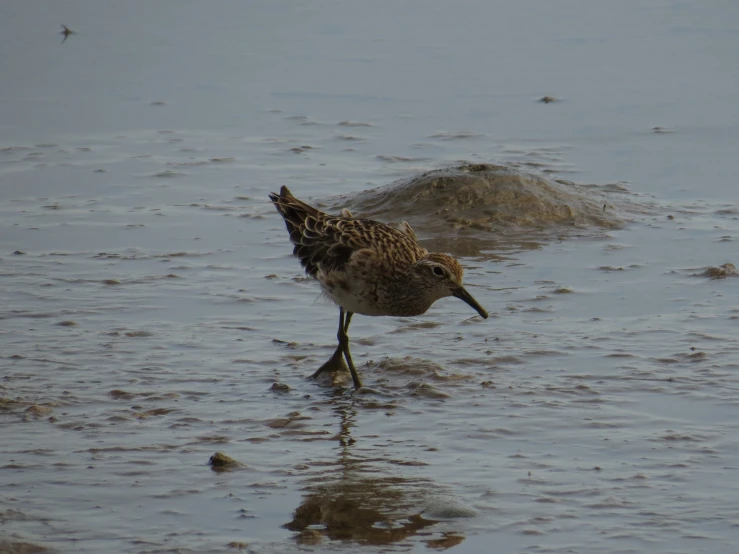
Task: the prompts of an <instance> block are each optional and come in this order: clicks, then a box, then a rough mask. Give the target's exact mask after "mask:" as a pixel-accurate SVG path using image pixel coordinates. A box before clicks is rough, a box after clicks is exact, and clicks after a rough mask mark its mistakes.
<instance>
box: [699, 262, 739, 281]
mask: <svg viewBox="0 0 739 554" xmlns="http://www.w3.org/2000/svg"><path fill="white" fill-rule="evenodd" d="M698 275H700V276H701V277H708V278H709V279H726V278H727V277H736V276H738V275H739V272H737V270H736V267H735V266H734V264H730V263H726V264H723V265H720V266H718V267H707V268H706V269H705V270H703V271H702V272H701V273H699V274H698Z"/></svg>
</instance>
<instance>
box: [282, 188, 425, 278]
mask: <svg viewBox="0 0 739 554" xmlns="http://www.w3.org/2000/svg"><path fill="white" fill-rule="evenodd" d="M270 199H271V200H272V203H273V204H274V205H275V207H276V208H277V211H278V212H280V215H282V217H283V218H284V220H285V225H286V227H287V230H288V232H289V233H290V240H291V241H292V243H293V244H294V245H295V247H294V249H293V254H295V256H297V257H298V258H299V259H300V263H301V265H302V266H303V267H304V268H305V272H306V273H307V274H308V275H310V276H312V277H316V275H317V274H318V272H319V270H320V271H322V272H323V273H324V274H328V273H330V272H332V271H344V269H345V267H346V265H347V264H348V263H349V260H350V259H351V257H352V255H353V254H354V253H355V252H357V251H359V250H363V249H367V248H370V249H384V248H385V247H389V245H390V244H392V245H393V248H395V249H396V250H398V249H400V250H404V251H405V252H406V255H407V256H408V257H409V258H411V259H418V258H420V257H421V256H423V255H424V254H425V253H426V250H425V249H424V248H422V247H421V246H420V245H418V243H417V242H416V241H415V240H413V239H412V238H410V237H409V236H408V235H407V234H405V233H402V232H400V231H397V230H395V229H393V228H391V227H388V226H387V225H385V224H383V223H380V222H377V221H372V220H369V219H357V218H353V217H337V216H330V215H328V214H326V213H324V212H322V211H320V210H318V209H316V208H314V207H313V206H309V205H308V204H306V203H305V202H302V201H300V200H298V199H297V198H295V197H294V196H293V195H292V193H290V191H289V190H288V188H287V187H284V186H283V187H282V188H281V189H280V194H279V195H278V194H275V193H272V194H270Z"/></svg>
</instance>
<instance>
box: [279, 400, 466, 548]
mask: <svg viewBox="0 0 739 554" xmlns="http://www.w3.org/2000/svg"><path fill="white" fill-rule="evenodd" d="M332 403H334V412H335V413H336V414H337V415H338V416H339V418H340V430H339V433H338V434H337V435H336V436H335V437H334V438H335V439H336V440H337V441H338V443H339V454H338V458H337V459H336V460H332V461H326V460H321V461H318V462H312V463H310V465H311V467H312V468H313V472H312V473H313V475H312V476H310V477H308V478H307V479H306V481H305V488H304V491H305V492H306V496H305V497H304V498H303V501H302V502H301V504H300V506H298V507H297V509H296V510H295V513H294V516H293V519H292V521H290V522H289V523H286V524H285V525H284V526H283V527H285V528H286V529H289V530H291V531H295V532H296V533H297V535H296V536H295V540H296V541H297V542H299V543H301V544H306V545H308V544H316V543H320V542H322V541H323V540H324V539H330V540H336V541H354V542H360V543H364V544H367V545H388V544H392V543H397V542H400V541H404V540H407V539H409V538H411V537H414V536H419V537H424V538H422V539H421V540H422V541H423V542H425V543H426V545H427V546H428V547H429V548H434V549H441V550H443V549H447V548H451V547H452V546H455V545H457V544H459V543H461V542H462V541H464V539H465V537H464V535H462V534H460V533H458V532H451V531H449V530H448V529H447V530H445V532H434V531H433V530H432V529H428V528H430V527H432V526H434V525H436V524H438V523H439V521H436V520H432V519H427V518H426V517H424V516H423V507H424V505H425V504H426V501H427V499H428V498H429V497H430V496H434V492H435V490H436V491H438V492H439V493H441V491H440V490H439V489H440V487H438V486H437V485H435V484H434V483H433V482H432V481H430V480H429V479H426V478H412V477H405V476H399V475H397V474H396V473H395V470H396V469H397V467H398V466H406V467H412V466H413V465H414V463H413V462H409V461H405V460H392V459H389V458H385V457H382V456H375V457H372V458H366V457H361V456H359V455H357V454H356V453H355V452H353V450H354V446H355V444H356V440H355V439H354V438H353V437H352V436H351V428H352V427H353V426H354V418H355V417H356V413H357V412H356V410H355V408H354V403H355V399H349V401H347V399H346V398H337V397H335V398H334V399H332ZM365 407H366V406H365ZM378 407H379V406H378ZM416 465H420V464H416ZM391 472H392V473H391Z"/></svg>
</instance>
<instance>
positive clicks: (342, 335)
mask: <svg viewBox="0 0 739 554" xmlns="http://www.w3.org/2000/svg"><path fill="white" fill-rule="evenodd" d="M339 310H340V313H341V312H343V311H344V309H343V308H339ZM353 315H354V313H353V312H346V321H345V322H344V325H343V326H342V325H341V324H339V335H338V339H339V348H341V349H342V350H343V351H344V358H345V359H346V363H347V364H348V365H349V371H351V373H352V380H353V381H354V388H355V389H358V388H361V387H362V380H361V379H360V378H359V374H358V373H357V370H356V368H355V367H354V362H353V361H352V355H351V352H349V334H348V331H349V323H350V322H351V320H352V316H353Z"/></svg>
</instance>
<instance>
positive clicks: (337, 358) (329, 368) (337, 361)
mask: <svg viewBox="0 0 739 554" xmlns="http://www.w3.org/2000/svg"><path fill="white" fill-rule="evenodd" d="M335 371H349V368H348V367H347V365H346V362H345V361H344V353H343V351H342V349H341V346H340V345H339V346H338V347H337V348H336V352H334V354H333V356H331V357H330V358H329V359H328V360H326V363H325V364H323V365H322V366H321V367H319V368H318V370H317V371H316V372H315V373H314V374H313V375H311V377H312V378H314V379H315V378H316V377H318V376H319V375H320V374H321V373H325V372H335Z"/></svg>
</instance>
